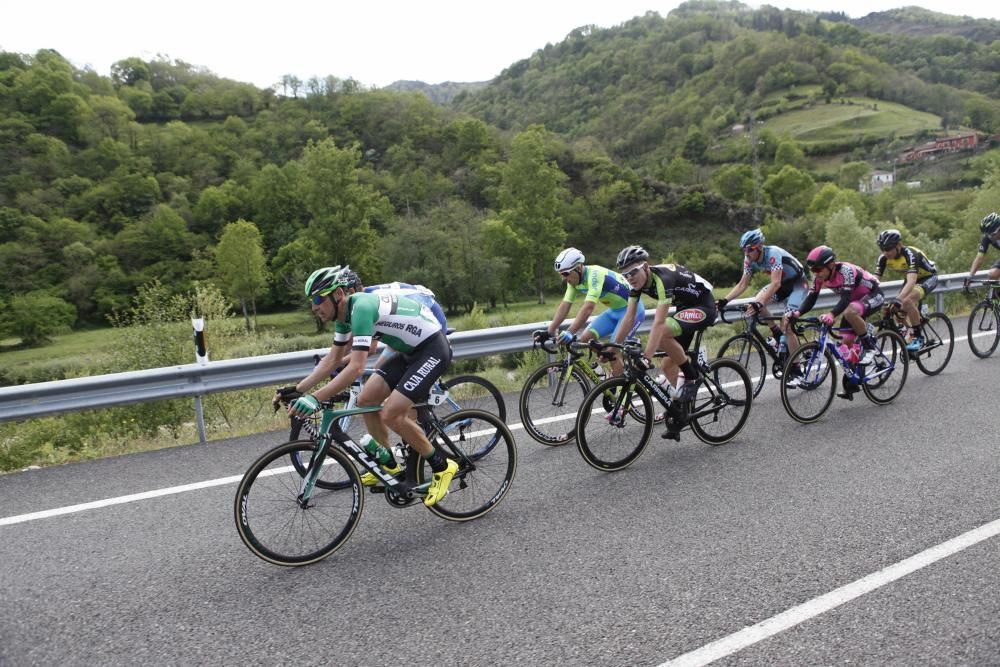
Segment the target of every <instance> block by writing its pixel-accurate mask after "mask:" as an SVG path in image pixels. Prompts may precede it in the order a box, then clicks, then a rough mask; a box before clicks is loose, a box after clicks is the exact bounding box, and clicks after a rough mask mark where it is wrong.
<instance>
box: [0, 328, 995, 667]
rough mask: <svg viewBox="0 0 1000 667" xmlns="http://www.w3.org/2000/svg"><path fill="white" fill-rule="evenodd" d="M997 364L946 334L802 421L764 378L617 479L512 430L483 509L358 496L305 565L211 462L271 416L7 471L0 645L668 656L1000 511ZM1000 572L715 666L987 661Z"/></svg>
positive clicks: (968, 567) (935, 573)
mask: <svg viewBox="0 0 1000 667" xmlns="http://www.w3.org/2000/svg"><path fill="white" fill-rule="evenodd" d="M957 324H958V326H956V329H957V330H958V331H957V332H956V333H957V334H958V335H962V334H961V333H960V332H962V331H964V320H963V321H961V322H959V323H957ZM998 373H1000V354H998V355H996V356H994V357H993V358H991V359H987V360H979V359H975V358H974V357H972V355H971V353H970V352H969V350H968V347H967V345H966V343H965V342H964V341H961V342H959V343H957V345H956V353H955V356H954V357H953V359H952V361H951V364H950V365H949V367H948V368H947V369H946V370H945V372H944V373H943V374H942V375H941V376H938V377H934V378H928V377H925V376H923V375H921V374H920V373H919V372H918V371H917V370H916V369H915V368H911V374H910V377H909V379H908V381H907V385H906V387H905V388H904V390H903V392H902V394H901V395H900V397H899V398H898V399H897V400H896V402H895V403H893V404H891V405H888V406H884V407H879V406H876V405H874V404H872V403H870V402H868V401H867V400H865V399H864V398H863V397H859V398H858V399H856V400H855V401H853V402H846V401H842V400H839V399H838V400H836V401H835V403H834V405H833V408H832V409H831V410H830V412H829V413H828V414H827V415H826V416H825V417H824V418H823V419H822V420H820V421H819V422H817V423H815V424H812V425H800V424H798V423H795V422H793V421H792V420H791V419H790V418H789V417H788V416H787V415H786V414H785V412H784V410H783V408H782V407H781V402H780V399H779V397H778V395H777V383H776V382H775V381H773V380H769V382H768V383H767V386H766V387H765V389H764V393H763V394H762V395H761V397H760V399H759V400H758V401H757V402H756V403H755V406H754V408H753V412H752V414H751V417H750V421H749V423H748V425H747V427H746V429H745V430H744V431H743V433H742V434H741V435H740V436H739V437H738V438H737V439H736V440H734V441H733V442H731V443H729V444H727V445H724V446H721V447H710V446H708V445H705V444H703V443H701V442H700V441H698V440H697V439H696V438H695V437H694V436H693V434H691V433H690V432H685V433H684V434H683V435H682V440H681V442H680V443H674V442H670V441H665V440H661V439H660V438H658V437H656V436H655V435H654V439H653V442H652V443H651V445H650V447H649V448H648V449H647V451H646V453H645V454H644V455H643V456H642V457H641V458H640V459H639V460H638V461H637V462H636V463H635V464H633V465H632V466H631V467H630V468H628V469H626V470H624V471H621V472H618V473H610V474H609V473H601V472H598V471H596V470H594V469H592V468H590V467H589V466H587V465H586V464H585V463H584V462H583V460H582V459H581V457H580V455H579V453H578V452H577V450H576V448H575V446H574V445H569V446H565V447H561V448H547V447H543V446H541V445H539V444H537V443H535V442H534V441H532V440H530V439H529V438H528V437H527V436H526V435H524V433H523V431H521V430H515V431H514V433H515V435H516V436H518V444H519V454H520V461H519V467H518V472H517V477H516V479H515V481H514V485H513V488H512V489H511V491H510V493H509V494H508V496H507V497H506V499H505V500H504V502H503V504H502V505H501V506H500V507H498V508H497V509H496V510H495V511H493V512H492V513H491V514H489V515H487V516H486V517H483V518H482V519H479V520H477V521H473V522H470V523H466V524H453V523H449V522H446V521H442V520H441V519H438V518H436V517H435V516H433V515H432V514H430V513H429V512H427V511H425V510H423V509H422V508H420V507H419V506H414V507H410V508H406V509H395V508H392V507H390V506H389V505H388V504H387V503H385V502H384V501H383V500H382V499H381V498H379V497H377V496H373V495H368V496H367V497H366V504H365V513H364V516H363V518H362V520H361V524H360V526H359V528H358V529H357V531H356V532H355V533H354V536H353V538H352V539H351V541H350V542H349V543H348V544H347V545H346V546H345V547H343V548H342V549H341V550H340V551H338V552H337V553H336V554H334V555H333V556H331V557H330V558H328V559H327V560H325V561H322V562H320V563H318V564H316V565H312V566H308V567H304V568H298V569H286V568H280V567H276V566H273V565H269V564H267V563H265V562H263V561H261V560H259V559H257V558H256V557H255V556H253V555H252V554H251V553H250V552H249V551H248V550H247V549H246V548H245V547H244V546H243V544H242V543H241V542H240V539H239V537H238V536H237V534H236V530H235V527H234V525H233V518H232V502H233V496H234V494H235V490H236V482H235V481H234V480H231V479H228V478H232V477H234V476H235V477H236V478H238V477H239V476H240V475H241V474H242V472H243V471H244V470H245V469H246V467H247V466H248V465H249V464H250V462H251V461H252V460H253V459H254V458H255V457H256V456H257V455H258V454H259V453H261V452H263V451H265V450H266V449H268V448H269V447H271V446H273V445H275V444H277V443H278V442H279V441H280V440H281V434H269V435H263V436H254V437H249V438H240V439H235V440H224V441H217V442H211V443H209V444H207V445H195V446H188V447H178V448H174V449H168V450H161V451H157V452H151V453H145V454H137V455H132V456H126V457H120V458H114V459H107V460H101V461H92V462H85V463H79V464H71V465H65V466H60V467H56V468H50V469H42V470H32V471H26V472H22V473H16V474H11V475H6V476H2V477H0V665H4V666H7V665H10V666H20V665H41V664H46V665H48V664H61V665H77V664H80V665H83V664H86V665H98V664H99V665H126V664H128V665H133V664H170V665H193V664H213V665H229V664H240V665H257V664H261V665H292V664H294V665H319V664H323V665H331V664H332V665H382V664H389V663H398V662H402V663H410V664H435V665H494V664H523V665H543V664H544V665H550V664H558V665H659V664H661V663H664V662H666V661H668V660H671V659H672V658H675V657H677V656H681V655H683V654H686V653H688V652H690V651H694V650H696V649H699V648H700V647H703V646H705V645H707V644H710V643H711V642H715V641H716V640H720V639H723V638H727V637H730V636H731V635H733V633H737V632H739V631H741V630H742V629H744V628H746V627H748V626H754V624H757V623H759V622H761V621H766V620H768V619H771V618H772V617H775V616H776V615H778V614H781V613H782V612H785V611H786V610H790V609H794V608H796V607H797V606H798V605H803V604H807V603H810V601H814V600H816V599H817V598H819V597H820V596H824V595H825V594H827V593H829V592H831V591H834V590H836V589H838V588H840V587H842V586H845V585H848V584H851V583H852V582H856V581H858V580H859V579H861V578H862V577H866V576H868V575H871V574H873V573H878V572H881V571H884V570H885V568H888V567H891V566H893V565H894V564H896V563H899V562H900V561H903V560H904V559H907V558H909V557H911V556H914V555H915V554H920V553H922V552H925V551H926V550H927V549H929V548H931V547H935V546H936V545H940V544H942V543H946V542H948V541H949V540H952V539H953V538H956V537H958V536H960V535H963V534H965V533H967V532H968V531H971V530H973V529H976V528H978V527H980V526H984V525H988V524H991V522H994V521H996V520H997V519H1000V445H998V437H997V434H996V431H997V421H996V414H997V406H998V403H1000V401H998V399H997V395H996V387H997V382H996V378H997V377H998ZM514 403H516V401H513V400H512V401H509V405H510V406H511V409H512V411H513V414H514V415H516V405H514ZM509 421H511V422H515V421H516V416H515V417H512V418H511V419H510V420H509ZM211 480H221V481H216V482H214V483H212V484H209V485H205V486H204V487H202V488H193V489H189V490H183V491H179V492H170V493H166V494H165V495H160V496H156V497H152V498H143V499H134V500H131V501H129V502H118V503H117V504H109V505H104V506H98V507H93V508H91V509H86V510H84V511H77V512H72V513H66V514H60V515H56V516H48V517H43V518H34V519H31V520H19V521H18V522H16V523H12V522H11V517H21V516H22V515H26V514H30V513H36V512H41V511H45V510H53V509H58V508H63V507H67V506H72V505H77V504H80V503H88V502H92V501H101V500H106V499H115V498H119V499H120V498H122V497H124V496H130V495H131V494H142V493H145V492H149V491H155V490H158V489H173V488H174V487H178V486H181V485H191V484H196V483H199V482H206V481H211ZM4 518H6V519H7V521H6V524H5V522H4ZM998 592H1000V538H998V537H990V538H988V539H983V540H982V541H979V542H977V543H975V544H973V545H972V546H969V547H968V548H964V549H962V550H958V551H957V552H956V553H953V554H951V555H947V556H946V557H944V558H941V559H940V560H937V561H936V562H933V563H932V564H929V565H927V566H925V567H921V568H919V569H916V571H914V572H912V573H911V574H908V575H906V576H904V577H902V578H898V579H896V580H895V581H889V582H888V583H885V584H884V585H879V586H876V587H873V590H871V592H868V593H865V594H863V595H860V596H858V597H855V598H853V599H851V600H850V601H848V602H846V603H844V604H842V605H840V606H835V607H834V608H832V609H830V610H828V611H825V612H824V613H819V614H816V615H813V616H811V617H806V618H805V620H803V622H801V623H798V624H795V625H793V626H792V627H790V628H788V629H787V630H784V631H781V632H776V633H772V634H770V635H769V636H766V637H765V638H763V639H761V640H760V641H758V642H756V643H751V644H750V645H747V646H745V647H740V648H738V650H734V651H729V652H724V654H723V655H722V656H721V657H720V659H719V660H718V662H717V663H715V664H719V665H762V664H764V665H833V664H848V663H853V664H859V663H860V664H879V665H886V664H890V665H915V664H922V665H977V666H978V665H1000V620H998V619H1000V594H998Z"/></svg>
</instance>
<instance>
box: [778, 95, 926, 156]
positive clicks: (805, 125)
mask: <svg viewBox="0 0 1000 667" xmlns="http://www.w3.org/2000/svg"><path fill="white" fill-rule="evenodd" d="M846 101H847V102H848V103H847V104H841V103H839V101H834V102H833V103H831V104H825V103H819V104H816V105H814V106H812V107H810V108H804V109H796V110H794V111H789V112H788V113H783V114H781V115H779V116H775V117H774V118H770V119H768V120H767V121H766V122H765V123H764V127H765V128H767V129H769V130H771V131H772V132H774V133H775V134H777V135H778V136H781V135H783V134H786V133H787V134H789V135H790V136H791V137H792V138H794V139H795V140H796V141H799V142H800V143H802V144H805V145H815V144H823V143H843V142H845V141H851V140H858V141H862V140H866V139H884V138H886V137H889V136H895V137H897V138H904V137H910V136H914V135H916V134H918V133H919V132H923V131H925V130H931V131H934V130H938V129H940V127H941V119H940V118H939V117H938V116H935V115H934V114H930V113H925V112H923V111H915V110H913V109H911V108H909V107H906V106H903V105H901V104H893V103H891V102H885V101H881V100H875V99H871V98H866V97H852V98H846Z"/></svg>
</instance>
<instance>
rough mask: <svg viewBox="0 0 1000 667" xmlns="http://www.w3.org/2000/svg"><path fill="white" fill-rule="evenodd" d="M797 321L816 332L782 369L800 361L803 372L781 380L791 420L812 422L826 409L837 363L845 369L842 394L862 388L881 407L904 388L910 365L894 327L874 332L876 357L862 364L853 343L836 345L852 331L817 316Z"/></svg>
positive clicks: (782, 401) (833, 385)
mask: <svg viewBox="0 0 1000 667" xmlns="http://www.w3.org/2000/svg"><path fill="white" fill-rule="evenodd" d="M798 321H799V322H801V323H806V324H807V325H808V326H809V327H814V328H815V329H816V330H817V332H818V335H817V337H816V340H815V341H810V342H808V343H804V344H803V345H802V346H801V347H800V348H799V349H798V350H796V351H795V353H794V354H792V355H791V356H790V357H789V359H788V364H787V365H786V368H787V367H789V366H790V365H791V364H798V365H799V367H800V368H801V371H802V374H801V375H796V376H791V375H789V374H786V375H785V376H784V377H783V378H782V379H781V403H782V405H784V406H785V411H786V412H788V415H789V416H790V417H791V418H792V419H794V420H795V421H797V422H801V423H803V424H811V423H812V422H814V421H816V420H817V419H819V418H820V417H822V416H823V414H824V413H825V412H826V411H827V409H828V408H829V407H830V404H831V403H832V402H833V396H834V392H835V391H836V387H837V366H838V365H839V366H840V368H841V369H842V370H843V373H844V381H843V383H844V387H843V388H844V391H845V392H847V393H846V396H851V394H852V393H853V392H854V391H856V390H857V388H858V387H860V388H861V390H862V391H863V392H864V394H865V396H867V397H868V399H869V400H870V401H872V402H873V403H876V404H878V405H885V404H887V403H891V402H892V401H893V400H894V399H895V398H896V397H897V396H898V395H899V392H901V391H902V390H903V385H904V384H906V375H907V368H908V363H907V356H906V343H905V342H904V341H903V338H902V337H901V336H900V335H899V334H898V333H896V332H895V331H879V332H877V333H876V334H875V343H876V346H875V357H874V359H873V360H872V362H871V363H870V364H860V363H858V362H857V360H856V358H855V355H857V354H858V349H857V346H856V347H848V346H847V345H846V344H844V345H842V346H841V345H838V344H837V343H836V341H841V340H843V339H844V335H843V334H844V333H848V332H849V333H848V338H850V336H851V335H853V333H854V331H853V329H851V328H850V327H843V328H835V327H832V326H828V325H826V324H823V323H821V322H820V321H819V319H818V318H815V317H808V318H800V319H799V320H798ZM855 345H856V344H855Z"/></svg>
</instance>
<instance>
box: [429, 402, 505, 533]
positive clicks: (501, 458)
mask: <svg viewBox="0 0 1000 667" xmlns="http://www.w3.org/2000/svg"><path fill="white" fill-rule="evenodd" d="M455 422H462V423H463V424H464V426H463V427H462V429H461V430H460V432H459V433H458V435H459V436H460V437H457V438H456V437H455V435H456V432H455V431H453V430H450V429H449V428H448V426H449V425H450V424H452V423H455ZM480 438H482V439H485V440H492V441H494V445H493V446H491V447H490V448H489V449H488V451H487V452H486V453H484V454H479V455H477V456H475V457H472V456H470V455H469V451H470V450H472V451H479V450H482V449H483V446H482V443H481V442H479V440H478V439H480ZM428 440H430V442H431V444H432V445H434V447H436V448H439V449H441V451H443V452H445V454H446V455H447V456H449V457H450V458H454V459H456V460H457V461H458V464H459V468H458V472H457V473H456V474H455V479H454V480H452V483H451V488H450V490H449V492H448V495H446V496H445V497H444V498H442V499H441V500H439V501H438V502H437V503H435V504H434V505H431V506H430V507H428V508H427V509H429V510H430V511H431V512H432V513H433V514H436V515H437V516H439V517H441V518H442V519H448V520H449V521H471V520H472V519H476V518H479V517H481V516H483V515H484V514H486V513H487V512H490V511H491V510H493V508H495V507H496V506H497V505H498V504H500V501H501V500H503V499H504V497H505V496H506V495H507V492H508V491H510V487H511V484H512V483H513V481H514V474H515V473H516V472H517V445H516V443H515V442H514V436H513V435H512V434H511V432H510V429H509V428H508V427H507V424H505V423H504V422H502V421H501V420H500V418H499V417H497V416H496V415H495V414H493V413H492V412H486V411H485V410H475V409H465V410H459V411H457V412H453V413H451V414H450V415H448V416H446V417H444V418H443V419H441V420H439V423H438V424H437V425H436V426H435V427H434V428H433V429H431V432H430V434H428ZM467 443H472V444H467ZM501 443H502V446H498V445H501ZM431 474H432V471H431V468H430V464H429V463H427V461H426V460H424V459H423V458H418V460H417V465H416V470H415V477H416V481H417V483H418V484H423V483H424V482H425V481H428V480H430V478H431Z"/></svg>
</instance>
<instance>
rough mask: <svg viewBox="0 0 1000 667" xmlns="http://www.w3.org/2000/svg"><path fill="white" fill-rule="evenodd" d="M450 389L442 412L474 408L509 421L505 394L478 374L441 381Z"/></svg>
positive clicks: (442, 384) (505, 421)
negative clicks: (504, 398)
mask: <svg viewBox="0 0 1000 667" xmlns="http://www.w3.org/2000/svg"><path fill="white" fill-rule="evenodd" d="M441 386H442V387H444V388H445V389H447V390H448V399H449V400H447V401H445V403H444V404H443V405H442V406H441V408H439V410H441V412H440V414H447V413H449V412H455V411H457V410H464V409H466V408H472V409H473V410H482V411H484V412H490V413H493V414H495V415H496V416H497V417H499V418H500V421H502V422H503V423H505V424H506V423H507V405H506V404H505V403H504V400H503V394H501V393H500V390H499V389H497V388H496V385H494V384H493V383H492V382H490V381H489V380H487V379H486V378H484V377H479V376H478V375H459V376H456V377H453V378H451V379H450V380H446V381H445V382H442V383H441Z"/></svg>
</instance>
